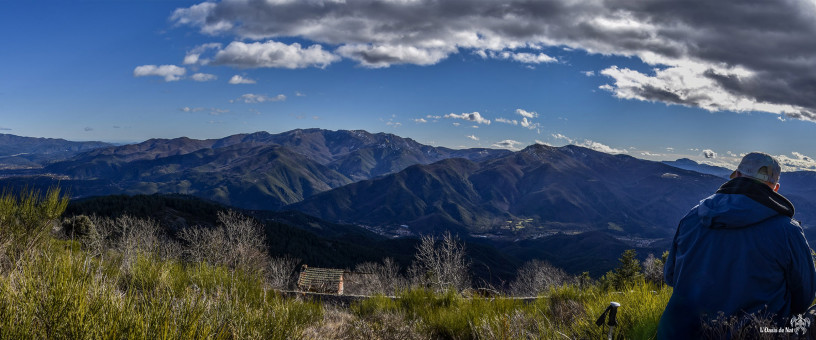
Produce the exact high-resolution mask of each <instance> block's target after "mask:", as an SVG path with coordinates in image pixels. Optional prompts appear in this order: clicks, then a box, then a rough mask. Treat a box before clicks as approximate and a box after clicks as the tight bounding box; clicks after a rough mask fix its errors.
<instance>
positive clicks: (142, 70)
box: [133, 65, 187, 82]
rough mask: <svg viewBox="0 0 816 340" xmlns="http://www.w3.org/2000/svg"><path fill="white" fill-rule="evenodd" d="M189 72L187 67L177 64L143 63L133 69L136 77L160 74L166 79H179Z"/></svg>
mask: <svg viewBox="0 0 816 340" xmlns="http://www.w3.org/2000/svg"><path fill="white" fill-rule="evenodd" d="M185 73H187V69H185V68H183V67H179V66H176V65H161V66H156V65H142V66H137V67H136V68H135V69H133V76H134V77H147V76H158V77H164V81H168V82H169V81H178V80H181V77H183V76H184V74H185Z"/></svg>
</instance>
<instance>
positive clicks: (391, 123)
mask: <svg viewBox="0 0 816 340" xmlns="http://www.w3.org/2000/svg"><path fill="white" fill-rule="evenodd" d="M385 125H388V126H390V127H400V126H402V123H400V122H394V121H390V120H389V121H387V122H386V123H385Z"/></svg>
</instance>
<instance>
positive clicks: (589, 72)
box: [581, 71, 595, 77]
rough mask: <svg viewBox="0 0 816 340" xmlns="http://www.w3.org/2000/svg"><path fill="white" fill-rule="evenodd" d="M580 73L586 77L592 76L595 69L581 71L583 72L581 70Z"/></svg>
mask: <svg viewBox="0 0 816 340" xmlns="http://www.w3.org/2000/svg"><path fill="white" fill-rule="evenodd" d="M581 74H583V75H585V76H587V77H592V76H594V75H595V71H583V72H581Z"/></svg>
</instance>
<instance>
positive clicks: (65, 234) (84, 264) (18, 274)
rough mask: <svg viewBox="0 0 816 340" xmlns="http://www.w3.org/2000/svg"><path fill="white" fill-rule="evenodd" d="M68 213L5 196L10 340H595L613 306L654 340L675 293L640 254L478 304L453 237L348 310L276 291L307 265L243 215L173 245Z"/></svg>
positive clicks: (5, 309)
mask: <svg viewBox="0 0 816 340" xmlns="http://www.w3.org/2000/svg"><path fill="white" fill-rule="evenodd" d="M65 204H66V200H65V199H64V198H63V197H62V196H60V194H59V192H58V191H56V190H54V191H51V192H49V193H47V194H45V195H39V194H38V193H36V192H28V193H24V194H23V195H20V196H15V195H11V194H3V195H2V196H0V339H46V338H70V339H148V338H149V339H154V338H161V339H293V338H310V339H358V338H369V339H518V338H578V339H585V338H598V337H601V334H602V332H605V329H602V328H600V327H598V326H596V325H595V323H594V322H595V319H596V318H597V317H598V316H599V315H600V314H601V313H602V312H603V311H604V309H605V308H606V307H607V305H608V304H609V302H610V301H617V302H620V303H621V304H622V307H621V309H620V311H619V314H618V317H619V318H618V322H619V326H618V327H617V329H616V332H615V333H616V335H617V337H618V338H634V339H646V338H651V337H653V336H654V334H655V332H656V327H657V323H658V320H659V318H660V314H661V313H662V310H663V308H664V307H665V305H666V303H667V301H668V298H669V296H670V295H671V290H670V288H667V287H665V286H663V285H662V284H661V283H660V282H657V281H655V280H653V278H651V277H650V275H649V270H652V271H654V268H653V267H654V266H652V265H650V264H649V263H648V261H647V263H646V264H645V266H644V268H641V267H640V263H638V262H637V260H636V259H635V258H634V253H630V254H628V255H627V254H624V256H623V257H622V258H621V265H620V267H619V268H618V269H617V270H616V271H614V272H610V273H608V274H607V275H605V276H604V277H603V278H602V279H601V280H599V281H593V280H591V279H589V278H588V277H583V278H572V277H569V276H568V275H566V274H564V273H563V272H562V271H559V270H557V269H555V268H552V267H550V266H548V265H546V264H545V263H530V264H528V265H526V266H524V267H523V268H522V271H520V279H519V280H517V281H516V282H514V283H513V284H512V285H510V289H509V292H511V293H516V294H517V295H528V296H529V295H533V296H536V295H537V296H538V298H537V299H527V300H522V299H515V298H511V297H506V296H504V295H502V294H499V295H497V296H492V297H484V296H480V295H478V294H475V293H474V291H473V290H471V289H470V288H469V287H470V284H469V278H468V276H467V271H466V270H463V269H467V266H468V263H467V260H466V258H464V257H463V256H462V250H463V247H464V245H463V244H461V243H459V242H458V241H457V239H455V238H454V237H451V236H450V235H446V236H445V237H444V238H442V239H441V240H436V239H433V238H430V237H426V238H424V239H423V240H422V241H423V242H422V243H421V244H420V246H419V247H418V249H417V261H416V263H415V264H414V265H412V266H411V268H408V269H407V272H408V273H409V277H405V278H402V277H401V275H400V274H399V273H400V272H402V271H401V270H399V268H396V267H395V265H394V264H393V262H390V261H389V260H387V259H386V260H385V261H383V263H382V264H375V263H364V264H361V265H360V268H365V270H367V271H370V272H372V273H374V274H375V275H373V279H370V281H372V282H368V283H367V284H366V285H365V286H366V287H364V289H365V291H366V292H368V293H379V294H377V295H376V296H374V297H371V298H369V299H366V300H363V301H360V302H357V303H354V304H352V305H351V306H349V307H347V308H345V307H342V308H341V307H337V306H332V305H327V304H325V305H324V304H320V303H317V302H310V301H307V300H303V299H297V298H285V297H283V296H282V295H281V294H280V293H278V291H277V290H276V289H278V288H287V287H291V284H292V279H291V278H292V276H291V274H292V272H293V271H294V268H295V266H296V265H297V264H298V262H297V261H296V260H295V259H291V258H284V259H270V258H269V257H268V255H265V252H264V250H265V249H264V245H263V242H262V240H263V239H262V237H259V236H258V234H256V232H257V228H254V227H253V224H252V221H251V220H249V219H246V218H243V217H242V216H240V215H237V214H234V213H226V214H222V215H219V218H220V220H221V224H222V225H221V226H220V227H217V228H210V229H187V230H183V231H181V232H180V233H179V235H180V236H179V239H169V238H167V237H166V235H163V234H162V232H161V230H160V229H159V228H157V227H156V226H155V224H152V223H150V222H149V221H141V220H135V219H130V218H119V219H99V218H95V217H82V218H73V219H70V220H60V218H59V217H60V214H61V213H62V210H64V209H65ZM259 241H261V242H259ZM225 249H228V250H229V251H225ZM659 261H660V260H654V259H652V262H651V263H652V264H655V263H659ZM387 278H391V279H390V280H387ZM522 278H523V279H522ZM385 294H389V295H390V294H395V295H396V298H392V297H388V296H386V295H385Z"/></svg>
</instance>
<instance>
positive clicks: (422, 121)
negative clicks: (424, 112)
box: [414, 118, 428, 123]
mask: <svg viewBox="0 0 816 340" xmlns="http://www.w3.org/2000/svg"><path fill="white" fill-rule="evenodd" d="M414 122H417V123H427V122H428V121H427V120H425V119H424V118H417V119H414Z"/></svg>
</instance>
